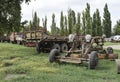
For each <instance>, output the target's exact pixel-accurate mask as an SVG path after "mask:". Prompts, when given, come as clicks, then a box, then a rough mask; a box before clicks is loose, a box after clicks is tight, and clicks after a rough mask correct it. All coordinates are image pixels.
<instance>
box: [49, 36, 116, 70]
mask: <svg viewBox="0 0 120 82" xmlns="http://www.w3.org/2000/svg"><path fill="white" fill-rule="evenodd" d="M69 42H70V43H72V47H71V48H70V49H69V51H67V52H66V53H65V55H61V54H60V53H59V51H58V50H57V49H53V50H51V52H50V54H49V61H50V62H51V63H52V62H68V63H78V64H82V63H83V62H85V61H86V62H87V63H88V68H89V69H95V68H96V66H97V65H98V61H99V59H110V60H115V59H117V58H118V55H117V54H114V53H113V49H112V48H111V47H108V48H107V49H103V45H104V38H103V37H91V35H86V36H85V37H83V36H82V37H81V36H77V35H73V36H71V37H70V36H69ZM78 43H80V44H81V46H80V47H77V44H78Z"/></svg>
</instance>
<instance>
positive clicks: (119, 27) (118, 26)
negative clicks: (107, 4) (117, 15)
mask: <svg viewBox="0 0 120 82" xmlns="http://www.w3.org/2000/svg"><path fill="white" fill-rule="evenodd" d="M113 30H114V34H115V35H120V20H118V21H117V24H116V25H115V27H114V29H113Z"/></svg>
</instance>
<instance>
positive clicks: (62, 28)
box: [60, 11, 65, 35]
mask: <svg viewBox="0 0 120 82" xmlns="http://www.w3.org/2000/svg"><path fill="white" fill-rule="evenodd" d="M60 29H61V32H60V35H64V34H65V32H64V16H63V11H61V16H60Z"/></svg>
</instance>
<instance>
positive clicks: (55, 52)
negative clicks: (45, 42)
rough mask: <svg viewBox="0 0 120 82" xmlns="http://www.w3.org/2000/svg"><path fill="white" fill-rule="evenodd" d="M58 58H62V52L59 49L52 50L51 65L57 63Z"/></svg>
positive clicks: (50, 55)
mask: <svg viewBox="0 0 120 82" xmlns="http://www.w3.org/2000/svg"><path fill="white" fill-rule="evenodd" d="M56 56H60V52H59V51H58V50H57V49H52V50H51V51H50V54H49V62H50V63H53V62H55V61H56Z"/></svg>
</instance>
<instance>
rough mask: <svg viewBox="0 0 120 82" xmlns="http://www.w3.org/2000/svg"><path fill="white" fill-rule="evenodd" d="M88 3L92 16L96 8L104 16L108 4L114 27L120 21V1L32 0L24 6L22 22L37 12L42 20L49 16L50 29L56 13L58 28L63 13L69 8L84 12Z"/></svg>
mask: <svg viewBox="0 0 120 82" xmlns="http://www.w3.org/2000/svg"><path fill="white" fill-rule="evenodd" d="M87 2H88V3H90V6H91V15H92V13H93V12H94V11H95V10H96V8H98V9H99V10H100V14H101V16H102V15H103V8H104V5H105V3H107V4H108V8H109V11H110V13H111V18H112V22H113V26H114V24H115V22H116V20H118V19H119V10H120V9H119V7H120V1H119V0H32V1H31V2H30V3H29V5H27V4H25V3H23V4H22V14H23V15H22V17H23V18H22V21H23V20H31V19H32V13H33V11H36V12H37V14H38V16H39V18H40V19H42V18H44V17H45V16H47V18H48V28H49V27H50V25H51V19H52V17H51V16H52V14H53V13H55V15H56V22H57V26H59V17H60V16H59V15H60V12H61V11H63V12H64V13H65V14H66V13H67V10H68V8H72V9H73V10H75V11H76V12H82V11H83V10H84V9H85V7H86V3H87ZM41 21H42V20H41ZM41 25H42V22H41Z"/></svg>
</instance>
